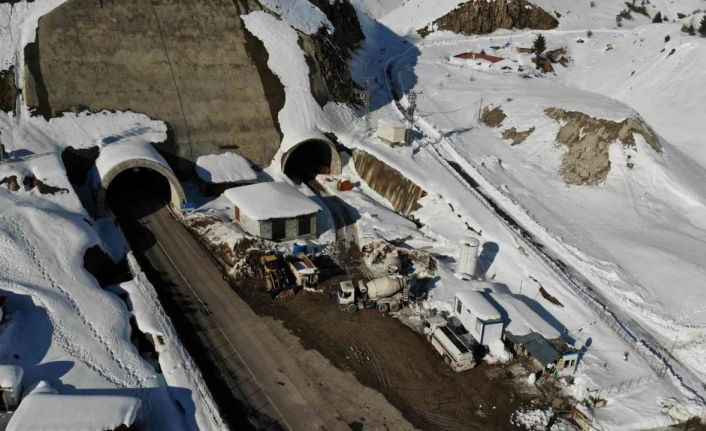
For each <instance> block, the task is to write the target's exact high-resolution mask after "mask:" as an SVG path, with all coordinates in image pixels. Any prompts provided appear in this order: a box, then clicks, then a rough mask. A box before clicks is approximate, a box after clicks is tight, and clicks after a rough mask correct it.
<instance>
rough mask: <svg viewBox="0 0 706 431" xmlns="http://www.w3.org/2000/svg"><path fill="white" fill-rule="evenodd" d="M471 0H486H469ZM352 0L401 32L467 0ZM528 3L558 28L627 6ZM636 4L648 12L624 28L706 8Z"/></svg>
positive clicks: (691, 3) (609, 17)
mask: <svg viewBox="0 0 706 431" xmlns="http://www.w3.org/2000/svg"><path fill="white" fill-rule="evenodd" d="M473 1H486V0H471V2H473ZM356 2H357V3H358V5H359V7H360V8H361V9H363V10H365V11H367V12H368V13H370V15H371V16H373V17H375V18H376V19H377V20H378V21H380V22H381V23H382V24H384V25H386V26H388V27H389V28H390V29H392V30H394V31H395V32H396V33H398V34H402V35H406V34H413V33H414V32H415V31H416V30H418V29H420V28H422V27H424V26H426V25H427V24H429V23H431V22H433V21H434V20H436V19H438V18H441V17H442V16H444V15H446V14H448V13H449V12H451V11H452V10H453V9H455V8H456V7H458V6H459V5H462V4H464V3H468V1H464V0H441V1H433V2H432V1H426V0H356ZM530 3H531V4H533V5H536V6H538V7H540V8H542V9H544V10H545V11H547V12H549V13H550V14H552V15H554V16H556V17H557V19H558V20H559V29H560V30H575V29H594V30H595V29H605V28H615V27H616V16H617V15H618V14H620V13H621V12H623V11H626V10H628V11H629V10H630V9H629V8H628V7H627V5H626V2H625V1H624V0H601V1H574V2H566V1H562V0H533V1H530ZM643 3H644V2H643ZM636 6H637V7H639V8H641V7H644V12H645V13H646V14H647V15H648V16H645V15H643V14H641V13H639V12H634V11H632V12H631V13H630V15H631V16H632V19H624V20H623V23H622V25H623V26H624V27H625V28H631V27H634V26H636V25H642V24H646V23H648V22H650V21H651V19H652V18H654V17H655V16H656V14H657V13H658V12H659V13H660V14H661V15H662V16H663V17H666V18H668V19H669V20H676V19H678V15H679V14H682V15H687V16H688V15H691V14H692V13H694V11H697V10H699V9H706V1H704V0H684V1H671V0H653V1H650V2H647V3H645V4H644V5H642V4H641V3H639V2H638V3H637V4H636ZM640 10H641V9H640Z"/></svg>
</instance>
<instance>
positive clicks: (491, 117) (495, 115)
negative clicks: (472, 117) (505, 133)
mask: <svg viewBox="0 0 706 431" xmlns="http://www.w3.org/2000/svg"><path fill="white" fill-rule="evenodd" d="M505 118H507V115H505V112H503V110H502V109H500V107H496V108H493V109H490V107H489V106H486V107H485V109H483V115H481V117H480V120H481V121H482V122H483V123H485V125H486V126H488V127H500V125H501V124H502V122H503V121H505Z"/></svg>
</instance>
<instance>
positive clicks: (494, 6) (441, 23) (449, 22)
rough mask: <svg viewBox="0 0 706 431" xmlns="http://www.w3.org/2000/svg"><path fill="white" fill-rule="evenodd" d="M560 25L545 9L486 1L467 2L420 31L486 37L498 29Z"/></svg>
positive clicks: (517, 0)
mask: <svg viewBox="0 0 706 431" xmlns="http://www.w3.org/2000/svg"><path fill="white" fill-rule="evenodd" d="M558 25H559V21H557V20H556V18H554V17H553V16H552V15H550V14H549V13H548V12H547V11H545V10H544V9H542V8H540V7H538V6H536V5H534V4H532V3H530V2H528V1H526V0H510V1H508V0H487V1H470V2H466V3H464V4H462V5H460V6H458V7H457V8H456V9H454V10H452V11H451V12H449V13H448V14H446V15H444V16H443V17H441V18H439V19H437V20H436V21H434V22H433V23H432V24H431V25H430V26H429V27H427V28H424V29H421V30H419V33H420V34H421V35H422V36H425V35H426V34H428V33H429V32H431V31H432V30H431V29H438V30H448V31H452V32H454V33H459V34H466V35H472V34H487V33H492V32H494V31H495V30H497V29H499V28H506V29H510V28H531V29H536V30H549V29H552V28H556V27H557V26H558Z"/></svg>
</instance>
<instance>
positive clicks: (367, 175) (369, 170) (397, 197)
mask: <svg viewBox="0 0 706 431" xmlns="http://www.w3.org/2000/svg"><path fill="white" fill-rule="evenodd" d="M353 163H354V165H355V169H356V171H357V172H358V174H359V175H360V177H361V178H362V179H363V180H364V181H365V182H366V183H367V184H368V186H370V188H371V189H373V190H375V191H376V192H377V193H378V194H380V195H381V196H382V197H384V198H386V199H387V200H388V201H390V203H391V204H392V207H393V208H394V209H395V211H397V212H398V213H400V214H403V215H409V214H411V213H412V212H414V211H416V210H418V209H419V208H421V205H419V199H421V198H423V197H424V196H426V194H427V193H426V192H425V191H424V190H423V189H422V188H421V187H419V186H418V185H416V184H415V183H414V182H412V181H411V180H410V179H409V178H407V177H405V176H404V175H402V174H401V173H400V172H399V171H398V170H396V169H394V168H392V167H390V166H388V165H387V164H386V163H384V162H382V161H381V160H379V159H377V158H375V157H373V156H371V155H370V154H368V153H366V152H365V151H362V150H353Z"/></svg>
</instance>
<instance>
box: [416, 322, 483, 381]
mask: <svg viewBox="0 0 706 431" xmlns="http://www.w3.org/2000/svg"><path fill="white" fill-rule="evenodd" d="M424 327H425V333H426V334H427V340H428V341H429V343H431V345H432V347H433V348H434V350H436V352H437V353H438V354H439V355H441V357H442V358H443V359H444V362H445V363H446V365H448V366H449V368H451V369H452V370H453V371H455V372H461V371H465V370H468V369H471V368H473V367H474V366H475V364H476V362H475V358H474V357H473V349H472V346H470V345H468V344H467V343H466V342H464V340H462V339H461V338H460V337H458V336H457V335H456V334H455V333H454V331H453V330H452V329H451V328H450V327H449V326H448V324H447V322H446V319H444V318H443V317H441V316H434V317H432V318H429V319H427V320H425V322H424Z"/></svg>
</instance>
